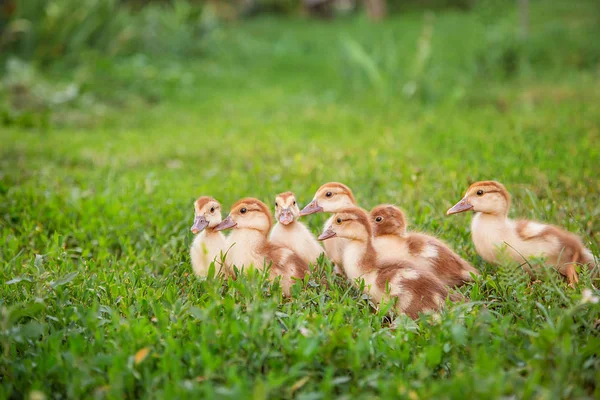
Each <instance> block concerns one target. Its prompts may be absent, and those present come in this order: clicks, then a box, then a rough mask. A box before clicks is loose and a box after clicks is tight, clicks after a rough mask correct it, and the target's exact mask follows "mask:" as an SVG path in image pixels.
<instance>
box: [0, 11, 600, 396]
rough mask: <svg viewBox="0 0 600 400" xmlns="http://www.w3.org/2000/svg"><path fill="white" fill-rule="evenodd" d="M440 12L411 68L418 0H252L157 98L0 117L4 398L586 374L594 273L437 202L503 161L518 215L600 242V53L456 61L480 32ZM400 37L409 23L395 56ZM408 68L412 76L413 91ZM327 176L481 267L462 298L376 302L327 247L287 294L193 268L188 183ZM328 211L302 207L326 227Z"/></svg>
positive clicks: (230, 184) (434, 384) (489, 383)
mask: <svg viewBox="0 0 600 400" xmlns="http://www.w3.org/2000/svg"><path fill="white" fill-rule="evenodd" d="M432 24H433V28H434V33H433V37H432V41H431V58H430V61H427V63H429V64H427V63H426V65H429V66H426V67H423V68H425V69H424V70H423V71H425V72H422V73H421V75H410V74H409V73H407V74H406V75H404V74H400V73H398V74H397V75H395V73H394V71H395V68H400V67H401V66H406V69H407V70H408V69H409V67H410V66H411V65H414V64H413V63H412V59H413V55H414V54H415V53H416V52H417V51H418V49H417V43H418V40H419V37H420V36H421V35H422V29H423V18H422V16H420V15H408V16H404V17H399V18H396V19H392V20H390V21H387V22H386V23H385V24H383V25H380V26H376V27H373V26H371V25H368V24H367V23H366V22H365V21H363V20H361V19H349V20H340V21H336V22H334V23H321V22H307V21H277V20H273V19H261V20H258V21H253V22H248V23H245V24H242V25H240V26H234V27H232V28H224V29H221V30H219V31H217V32H215V33H214V34H213V37H212V38H211V39H210V40H212V41H214V43H218V44H219V46H208V48H212V50H211V52H210V53H209V54H207V56H206V58H205V59H191V60H188V61H187V62H185V63H184V64H181V65H180V66H179V67H178V68H180V69H181V70H182V71H184V72H185V73H188V74H190V76H191V79H190V80H189V81H188V82H187V83H186V84H185V85H182V86H181V87H180V88H179V90H176V91H174V93H171V92H170V93H168V95H166V96H165V99H164V101H162V102H160V103H159V104H158V105H154V106H148V105H140V104H137V105H135V106H130V107H128V106H124V107H123V109H122V111H121V112H112V113H110V114H109V115H108V116H107V117H105V118H103V119H99V120H92V121H87V122H86V124H85V125H83V126H79V125H77V124H70V125H69V124H64V125H59V126H57V127H54V128H49V129H44V130H31V129H25V128H20V127H18V126H12V127H9V128H3V132H2V134H1V135H2V141H3V143H4V145H3V147H2V149H1V152H2V153H1V157H0V178H1V181H0V224H1V225H0V226H1V231H0V236H1V241H2V243H3V246H2V248H1V249H0V257H1V258H0V260H1V262H2V269H0V281H2V282H3V284H2V286H0V309H1V314H0V344H1V346H2V355H1V358H0V379H1V381H2V385H1V386H0V398H20V397H28V396H31V397H35V396H38V398H39V396H45V397H47V398H64V397H70V398H88V397H98V398H123V397H128V398H133V397H148V398H177V397H192V396H204V397H219V398H247V397H252V398H257V399H259V398H266V397H272V398H273V397H275V398H291V397H297V398H301V399H317V398H331V397H340V398H355V397H356V398H367V397H382V398H398V397H401V398H411V399H414V398H431V397H435V398H459V397H460V398H464V397H467V398H470V397H480V398H500V397H507V396H515V397H517V398H532V397H535V398H598V397H599V396H600V386H598V382H600V359H599V358H598V352H599V350H600V335H599V332H600V331H599V330H598V321H600V309H599V306H598V304H591V303H584V302H583V297H582V291H583V289H584V288H592V281H591V279H590V277H589V276H586V275H585V274H583V276H582V277H581V282H580V284H579V285H578V286H577V287H576V288H569V287H567V286H566V284H565V283H564V282H563V281H562V280H561V279H560V278H559V277H557V276H556V274H548V276H547V277H546V278H545V279H542V280H541V281H539V282H535V283H531V282H529V281H528V279H526V278H525V276H524V275H523V273H522V272H521V271H520V270H518V269H517V268H515V267H516V266H515V265H503V266H492V265H489V264H486V263H485V262H483V261H482V260H481V259H480V258H479V257H478V256H477V255H476V252H475V249H474V247H473V244H472V242H471V240H470V234H469V220H470V217H469V216H455V217H452V218H447V217H445V215H444V214H445V210H446V209H447V208H448V207H449V206H451V205H452V204H454V202H456V201H457V200H458V199H459V198H460V196H461V195H462V193H463V191H464V190H465V189H466V187H467V185H468V184H469V183H470V182H471V181H474V180H479V179H497V180H500V181H502V182H503V183H505V184H506V185H507V188H508V189H509V191H511V192H512V194H513V198H514V205H513V211H512V212H511V215H513V216H520V217H526V218H534V219H537V220H542V221H546V222H550V223H556V224H560V225H562V226H564V227H565V228H567V229H569V230H571V231H573V232H576V233H578V234H580V235H581V236H582V237H583V238H584V240H585V242H586V244H587V245H588V246H589V247H590V248H591V249H592V250H593V252H594V254H596V256H598V255H599V254H600V251H599V247H598V244H599V242H600V238H599V236H598V232H599V228H600V222H599V219H598V216H599V214H600V206H599V204H600V201H599V200H600V198H599V193H600V183H599V181H598V179H597V177H598V175H599V173H600V167H599V166H598V165H599V163H598V161H599V160H600V148H598V146H597V143H598V140H600V112H599V110H598V107H597V104H598V101H599V100H600V85H599V84H598V82H600V80H599V79H598V73H597V70H593V69H591V70H590V69H583V70H582V69H577V68H574V67H573V68H570V69H564V70H562V71H560V70H559V71H545V72H544V73H540V74H525V75H520V76H519V77H516V78H514V79H508V80H505V79H489V80H488V79H483V78H469V76H471V75H466V74H465V75H464V79H463V78H461V77H460V74H459V73H453V72H452V71H458V70H461V68H462V67H463V66H464V65H463V64H462V63H463V62H464V63H467V64H466V65H473V64H468V63H471V62H475V61H473V60H476V59H477V57H476V56H474V54H477V51H476V50H477V46H478V45H479V42H477V40H478V39H477V38H475V39H468V40H467V39H465V43H464V46H465V48H464V49H463V50H460V51H463V52H464V56H461V57H457V55H456V54H455V51H454V50H452V51H450V50H445V48H446V46H445V43H448V42H447V41H450V43H455V42H456V41H458V40H459V39H460V35H459V34H457V33H454V30H453V29H454V28H455V27H456V26H457V25H460V26H461V27H462V28H461V29H464V30H465V31H471V32H473V33H477V32H480V30H481V29H482V27H481V25H480V24H479V23H477V22H473V19H472V18H471V17H470V16H469V15H467V14H460V13H442V14H439V15H437V16H436V18H435V20H434V21H433V22H432ZM404 30H405V31H404ZM399 32H403V33H402V34H400V33H399ZM474 36H477V35H474ZM382 38H383V39H382ZM394 38H398V40H400V41H401V43H405V44H403V45H398V47H388V50H389V51H397V55H396V58H392V57H391V56H389V58H386V57H387V56H386V54H387V52H386V51H385V49H386V47H385V46H386V45H387V46H392V44H393V43H396V42H395V41H394V40H395V39H394ZM381 40H383V42H384V44H385V45H384V44H381V43H382V41H381ZM446 40H447V41H446ZM348 43H350V45H348ZM399 43H400V42H399ZM456 43H457V42H456ZM357 44H358V46H360V47H361V49H362V50H355V49H356V48H357ZM455 47H456V48H459V47H458V44H456V46H455ZM457 51H458V50H457ZM356 60H359V61H356ZM386 60H387V61H386ZM444 64H447V65H448V68H451V70H450V71H446V72H444V71H443V68H442V67H441V65H444ZM365 66H366V67H365ZM373 66H374V68H375V69H373ZM365 68H367V69H366V70H365ZM373 71H378V72H377V73H378V74H379V76H380V78H375V81H376V82H377V81H378V80H379V79H380V80H381V82H382V83H381V84H379V83H376V84H375V85H373V80H372V78H371V77H372V76H377V73H376V74H375V75H373ZM411 71H413V72H411V73H415V72H414V70H411ZM436 71H437V72H436ZM432 74H433V75H432ZM439 74H441V75H439ZM141 75H143V71H142V73H141ZM431 76H433V77H434V78H431ZM436 76H437V77H438V78H435V77H436ZM557 77H560V78H561V79H557ZM436 79H437V80H436ZM407 82H415V84H416V85H417V87H418V88H426V89H423V92H422V93H425V95H424V96H422V97H418V96H417V97H411V96H406V95H405V94H404V92H402V89H403V87H404V86H405V84H406V83H407ZM427 93H429V94H427ZM431 94H433V95H431ZM330 180H339V181H342V182H345V183H347V184H348V185H350V186H351V187H352V189H353V190H354V192H355V194H356V197H357V200H358V202H359V203H360V204H361V205H362V206H364V207H366V208H370V207H372V206H374V205H376V204H378V203H381V202H393V203H396V204H398V205H400V206H402V207H403V208H404V209H405V210H406V212H407V215H408V216H409V219H410V221H411V223H412V229H415V230H423V231H427V232H430V233H434V234H436V235H438V236H439V237H441V238H443V239H444V240H446V241H447V242H448V243H449V244H451V246H452V247H453V248H455V249H456V251H457V252H458V253H459V254H460V255H461V256H463V257H464V258H466V259H467V260H469V261H470V262H472V263H473V264H474V265H475V266H476V267H477V268H479V269H480V270H481V271H482V276H481V278H479V279H478V280H477V281H476V282H475V283H474V284H472V285H469V286H468V287H466V288H464V290H463V291H464V293H465V294H467V295H468V296H469V297H470V299H471V301H472V302H471V303H469V304H467V305H462V306H451V307H449V308H448V310H447V311H446V312H444V314H443V315H442V318H441V319H440V320H439V321H434V320H431V319H427V318H423V319H420V320H418V321H416V322H413V321H411V320H408V319H407V318H405V317H403V316H399V315H394V314H393V313H392V312H390V311H389V310H388V309H382V310H379V311H373V310H372V309H371V307H370V306H369V302H368V299H365V298H364V296H363V295H362V294H361V293H360V291H358V290H356V289H353V288H352V287H350V286H349V285H348V284H347V283H346V282H344V281H343V280H341V279H340V278H336V277H334V276H332V274H331V265H330V264H329V263H328V262H326V261H322V262H321V263H319V265H318V266H317V267H316V270H315V276H313V277H310V278H307V279H306V281H305V282H300V283H298V284H297V285H296V286H295V287H294V296H293V298H292V299H282V298H281V295H280V291H279V290H277V288H275V289H274V290H272V291H271V292H269V291H268V287H269V286H268V283H267V282H265V279H264V277H263V276H261V275H260V274H257V273H255V274H250V275H249V276H243V277H240V278H239V279H237V280H235V281H234V280H222V279H220V278H208V279H206V280H202V279H198V278H196V277H194V276H193V275H192V274H191V266H190V263H189V256H188V254H187V250H188V247H189V245H190V243H191V239H192V235H191V233H190V232H189V227H190V224H191V222H192V217H193V207H192V202H193V200H194V199H195V198H196V197H198V196H199V195H202V194H208V195H213V196H215V197H217V198H218V199H219V200H221V202H222V203H223V204H224V209H225V210H226V209H227V208H228V207H229V206H230V205H231V204H233V202H235V201H236V200H237V199H238V198H241V197H243V196H255V197H258V198H260V199H262V200H264V201H266V202H267V203H268V204H270V203H272V202H273V199H274V195H275V194H276V193H279V192H281V191H284V190H293V191H295V192H296V195H297V197H298V200H299V202H300V203H301V204H305V203H307V202H308V201H309V200H310V199H311V198H312V195H313V194H314V192H315V190H316V189H317V187H318V186H319V185H320V184H322V183H324V182H327V181H330ZM325 217H326V216H325V215H317V216H312V217H307V218H306V219H305V220H304V221H305V222H306V223H307V224H309V226H310V227H311V229H312V230H313V231H314V232H315V233H317V232H319V231H320V229H321V226H322V223H323V222H324V220H325ZM320 277H324V279H325V280H326V281H327V282H328V287H325V285H323V284H321V283H320V282H321V280H320V279H319V278H320ZM594 290H595V289H594ZM595 294H596V295H598V292H597V291H595ZM391 321H394V323H392V322H391Z"/></svg>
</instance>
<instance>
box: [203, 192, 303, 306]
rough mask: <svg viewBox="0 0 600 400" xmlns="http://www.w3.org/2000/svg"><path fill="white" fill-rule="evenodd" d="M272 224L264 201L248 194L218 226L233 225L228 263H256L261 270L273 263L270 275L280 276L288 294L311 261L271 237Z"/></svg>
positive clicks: (231, 265) (229, 240)
mask: <svg viewBox="0 0 600 400" xmlns="http://www.w3.org/2000/svg"><path fill="white" fill-rule="evenodd" d="M272 225H273V221H272V216H271V213H270V212H269V209H268V208H267V206H266V205H265V203H263V202H262V201H260V200H258V199H254V198H245V199H242V200H239V201H238V202H237V203H235V204H234V205H233V207H232V208H231V212H230V213H229V215H228V216H227V218H225V219H224V220H223V221H222V222H221V223H220V224H219V225H218V226H217V227H216V228H215V229H216V230H217V231H221V230H224V229H233V231H232V233H231V235H229V237H228V240H227V244H228V245H229V246H228V248H229V251H228V253H227V259H226V263H227V265H228V266H229V267H230V268H232V267H233V265H235V266H237V267H238V268H242V267H250V266H251V265H253V266H254V267H255V268H256V269H259V270H262V269H263V268H264V267H265V265H266V266H268V265H269V264H271V270H270V273H271V279H274V278H275V277H277V276H281V288H282V290H283V293H284V294H285V295H286V296H289V294H290V288H291V286H292V285H293V284H294V281H293V278H298V279H302V278H304V275H305V274H306V273H307V272H308V265H307V264H306V263H305V262H304V261H302V259H301V258H300V257H299V256H298V255H297V254H296V253H294V251H292V250H290V249H288V248H287V247H283V246H279V245H277V244H273V243H271V242H270V241H269V239H268V235H269V231H270V230H271V227H272Z"/></svg>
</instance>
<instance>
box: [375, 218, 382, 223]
mask: <svg viewBox="0 0 600 400" xmlns="http://www.w3.org/2000/svg"><path fill="white" fill-rule="evenodd" d="M375 221H377V222H381V221H383V218H381V217H377V218H375Z"/></svg>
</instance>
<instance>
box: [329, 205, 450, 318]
mask: <svg viewBox="0 0 600 400" xmlns="http://www.w3.org/2000/svg"><path fill="white" fill-rule="evenodd" d="M372 235H373V232H372V228H371V224H370V222H369V216H368V214H367V213H366V212H365V211H364V210H362V209H360V208H357V207H353V208H348V209H345V210H342V211H340V212H338V213H336V214H334V215H333V217H332V220H331V223H330V225H329V226H328V227H327V229H326V230H325V231H324V232H323V233H322V234H321V236H319V240H331V239H332V238H344V239H346V240H347V243H346V244H345V245H344V253H343V264H342V265H343V269H344V272H345V273H346V276H347V277H348V278H349V279H350V280H351V281H353V282H356V279H358V278H362V279H364V281H365V290H366V291H367V292H368V293H369V294H370V295H371V297H372V298H373V299H374V300H375V301H376V302H377V303H379V302H381V300H383V299H387V298H388V296H395V297H398V300H399V301H398V303H399V304H398V308H399V311H401V312H403V313H405V314H407V315H408V316H409V317H411V318H413V319H416V318H417V317H418V314H419V312H426V311H438V310H440V309H441V308H442V307H443V305H444V301H445V298H446V296H447V295H448V291H447V289H446V287H445V286H444V285H443V284H442V283H441V282H440V281H439V280H438V279H437V278H436V277H435V276H434V275H433V274H431V273H430V272H428V271H425V270H419V269H417V268H415V267H414V265H413V264H412V263H410V262H409V261H400V260H397V261H394V262H381V261H380V260H379V258H378V255H377V252H376V250H375V247H374V246H373V238H372ZM388 285H389V295H388V292H387V289H388Z"/></svg>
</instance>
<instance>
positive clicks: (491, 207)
mask: <svg viewBox="0 0 600 400" xmlns="http://www.w3.org/2000/svg"><path fill="white" fill-rule="evenodd" d="M509 208H510V194H509V193H508V191H507V190H506V188H505V187H504V186H503V185H502V184H501V183H498V182H495V181H483V182H476V183H474V184H472V185H471V186H470V187H469V189H467V192H466V193H465V195H464V197H463V198H462V200H460V201H459V202H458V203H456V205H454V207H452V208H450V209H449V210H448V212H447V214H448V215H450V214H457V213H461V212H464V211H474V212H475V216H474V217H473V221H472V222H471V235H472V237H473V242H474V243H475V248H476V249H477V253H479V255H480V256H481V257H482V258H483V259H484V260H486V261H488V262H490V263H497V262H498V261H499V257H500V254H501V253H503V252H506V254H507V255H508V256H509V257H510V258H512V259H513V260H515V261H517V262H519V263H522V264H525V263H526V261H527V259H528V258H530V257H541V258H545V259H546V262H547V263H548V264H550V265H553V266H555V267H556V268H557V269H558V271H559V272H560V273H561V274H563V275H564V276H566V277H567V280H568V281H569V283H571V284H573V283H575V282H577V281H578V277H577V271H576V269H575V265H576V264H587V265H588V266H590V267H591V266H592V265H593V263H594V257H593V255H592V253H591V252H590V251H589V250H588V249H586V248H585V247H584V246H583V243H582V241H581V239H580V238H579V237H578V236H576V235H574V234H572V233H570V232H567V231H565V230H563V229H560V228H558V227H556V226H552V225H545V224H541V223H539V222H533V221H527V220H517V221H513V220H511V219H509V218H508V210H509Z"/></svg>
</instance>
